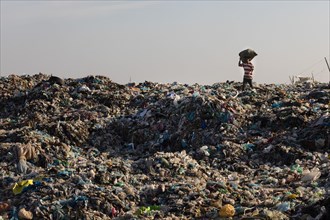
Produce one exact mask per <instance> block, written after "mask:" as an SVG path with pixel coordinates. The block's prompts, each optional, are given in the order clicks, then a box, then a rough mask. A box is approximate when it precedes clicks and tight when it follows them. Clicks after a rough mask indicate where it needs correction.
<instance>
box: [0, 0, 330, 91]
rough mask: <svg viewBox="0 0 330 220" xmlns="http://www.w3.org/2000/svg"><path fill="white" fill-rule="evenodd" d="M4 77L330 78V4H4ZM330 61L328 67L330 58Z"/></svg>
mask: <svg viewBox="0 0 330 220" xmlns="http://www.w3.org/2000/svg"><path fill="white" fill-rule="evenodd" d="M0 12H1V14H0V16H1V17H0V18H1V38H0V43H1V44H0V46H1V50H0V52H1V54H0V55H1V59H0V60H1V63H0V66H1V70H0V73H1V76H8V75H10V74H16V75H26V74H28V75H33V74H38V73H39V72H42V73H45V74H52V75H55V76H59V77H63V78H82V77H86V76H89V75H102V76H107V77H109V78H110V79H111V80H112V81H114V82H117V83H120V84H126V83H128V82H137V83H139V82H144V81H152V82H158V83H172V82H178V83H187V84H194V83H199V84H207V85H212V84H213V83H218V82H224V81H226V80H230V81H242V78H243V69H242V68H241V67H238V60H239V56H238V53H239V52H240V51H242V50H244V49H247V48H251V49H253V50H255V51H256V52H257V53H258V56H257V57H255V58H254V59H253V61H252V62H253V64H254V65H255V70H254V78H253V81H254V82H256V83H266V84H271V83H275V84H279V83H290V80H289V76H306V77H311V76H312V75H313V76H314V78H315V80H317V81H320V82H329V80H330V79H329V77H330V73H329V71H328V68H327V65H326V62H325V59H324V58H326V59H327V60H328V62H329V56H330V52H329V51H330V42H329V41H330V40H329V39H330V36H329V35H330V34H329V33H330V21H329V20H330V1H329V0H324V1H315V0H310V1H308V0H305V1H285V0H277V1H235V0H234V1H221V0H219V1H198V0H195V1H184V0H181V1H173V0H171V1H165V0H163V1H133V0H131V1H64V0H62V1H16V0H15V1H13V0H12V1H10V0H1V1H0ZM329 63H330V62H329Z"/></svg>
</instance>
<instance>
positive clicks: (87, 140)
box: [0, 73, 330, 220]
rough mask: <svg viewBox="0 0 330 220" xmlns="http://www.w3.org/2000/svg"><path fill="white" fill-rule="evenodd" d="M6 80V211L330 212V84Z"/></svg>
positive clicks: (2, 150) (60, 215) (118, 215)
mask: <svg viewBox="0 0 330 220" xmlns="http://www.w3.org/2000/svg"><path fill="white" fill-rule="evenodd" d="M240 87H241V85H240V83H238V82H232V83H228V82H224V83H215V84H213V85H199V84H193V85H188V84H180V83H177V82H173V83H166V84H164V83H163V84H162V83H156V82H149V81H145V82H141V83H129V84H127V85H120V84H117V83H115V82H113V81H111V79H109V78H107V77H104V76H87V77H84V78H79V79H71V78H67V79H61V78H59V77H54V76H50V75H46V74H42V73H40V74H36V75H32V76H29V75H24V76H17V75H10V76H8V77H1V78H0V99H1V100H0V103H1V104H0V155H1V157H0V165H1V168H0V174H1V175H0V219H55V220H59V219H329V216H330V174H329V169H330V155H329V151H330V115H329V105H330V89H329V87H328V85H327V84H324V83H323V84H322V83H316V84H315V85H314V86H313V87H306V86H305V85H304V84H296V85H284V84H267V85H266V84H260V85H258V86H256V87H255V88H254V89H252V90H251V89H250V90H246V91H243V92H242V91H240V90H239V88H240Z"/></svg>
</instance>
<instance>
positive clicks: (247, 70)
mask: <svg viewBox="0 0 330 220" xmlns="http://www.w3.org/2000/svg"><path fill="white" fill-rule="evenodd" d="M238 66H240V67H243V69H244V77H243V87H242V89H243V91H244V90H245V86H246V84H247V83H249V85H250V87H251V88H253V85H252V78H253V70H254V65H253V64H252V63H251V59H249V58H247V59H243V60H242V58H240V59H239V61H238Z"/></svg>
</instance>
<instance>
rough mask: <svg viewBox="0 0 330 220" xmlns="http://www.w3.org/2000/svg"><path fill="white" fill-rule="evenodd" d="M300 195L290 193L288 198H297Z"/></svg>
mask: <svg viewBox="0 0 330 220" xmlns="http://www.w3.org/2000/svg"><path fill="white" fill-rule="evenodd" d="M298 197H299V196H298V195H297V194H290V195H288V198H289V199H296V198H298Z"/></svg>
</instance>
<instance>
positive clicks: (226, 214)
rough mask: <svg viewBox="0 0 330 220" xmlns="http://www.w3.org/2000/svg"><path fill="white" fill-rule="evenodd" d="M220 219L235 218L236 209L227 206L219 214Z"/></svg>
mask: <svg viewBox="0 0 330 220" xmlns="http://www.w3.org/2000/svg"><path fill="white" fill-rule="evenodd" d="M219 215H220V217H225V218H227V217H233V216H234V215H235V208H234V206H232V205H230V204H226V205H224V206H222V207H221V209H220V212H219Z"/></svg>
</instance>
